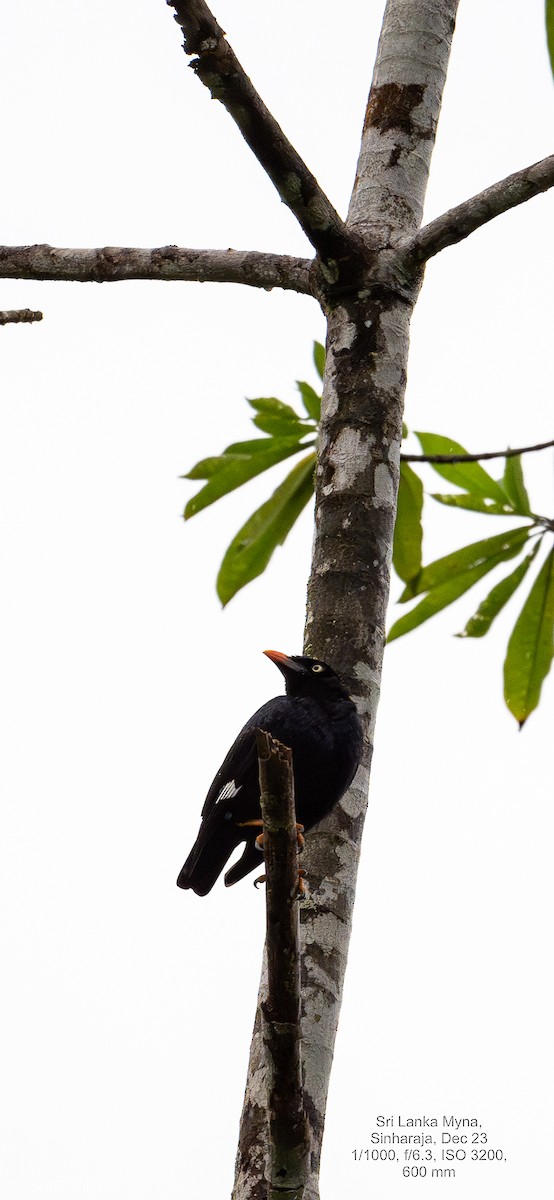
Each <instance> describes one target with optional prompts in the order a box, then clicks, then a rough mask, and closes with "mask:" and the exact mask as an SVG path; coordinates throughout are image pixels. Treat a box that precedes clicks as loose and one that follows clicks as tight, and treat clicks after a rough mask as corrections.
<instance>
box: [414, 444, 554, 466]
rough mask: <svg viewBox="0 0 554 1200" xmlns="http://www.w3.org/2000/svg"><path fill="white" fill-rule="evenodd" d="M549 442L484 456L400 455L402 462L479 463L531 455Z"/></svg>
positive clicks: (488, 451)
mask: <svg viewBox="0 0 554 1200" xmlns="http://www.w3.org/2000/svg"><path fill="white" fill-rule="evenodd" d="M549 446H554V440H553V441H551V442H537V445H536V446H519V447H518V449H517V450H487V451H485V453H484V454H401V455H400V458H401V460H402V462H426V463H465V462H481V459H485V458H516V457H517V456H518V454H531V453H533V451H535V450H547V449H548V447H549Z"/></svg>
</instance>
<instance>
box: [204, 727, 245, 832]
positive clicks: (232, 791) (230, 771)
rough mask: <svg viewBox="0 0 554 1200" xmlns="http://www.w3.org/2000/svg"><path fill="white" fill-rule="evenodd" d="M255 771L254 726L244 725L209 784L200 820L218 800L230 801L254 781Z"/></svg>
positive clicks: (210, 811)
mask: <svg viewBox="0 0 554 1200" xmlns="http://www.w3.org/2000/svg"><path fill="white" fill-rule="evenodd" d="M257 770H258V759H257V754H256V726H255V725H254V726H251V725H245V727H244V729H242V730H241V732H240V733H239V735H238V738H237V739H236V741H235V742H233V745H232V746H231V749H230V750H229V753H228V754H227V755H226V757H225V758H224V760H223V762H222V764H221V766H220V768H219V771H218V772H217V775H216V776H215V778H214V780H213V783H212V784H211V787H210V789H209V792H208V795H207V796H206V799H205V801H204V807H203V809H202V819H203V820H206V818H207V817H208V816H209V815H210V813H212V812H213V810H214V808H215V807H216V805H217V803H218V801H219V800H231V799H232V798H233V796H236V795H237V793H238V792H239V791H240V789H241V788H243V787H244V786H245V784H247V783H249V782H251V780H252V778H254V780H255V778H256V774H257Z"/></svg>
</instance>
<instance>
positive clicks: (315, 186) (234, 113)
mask: <svg viewBox="0 0 554 1200" xmlns="http://www.w3.org/2000/svg"><path fill="white" fill-rule="evenodd" d="M167 3H168V4H169V6H170V7H171V8H174V9H175V14H176V16H175V20H176V21H177V22H178V24H179V25H180V26H181V29H182V31H183V36H184V49H185V52H186V54H194V55H196V56H197V57H196V58H194V59H193V61H192V62H191V64H190V65H191V67H192V68H193V70H194V71H195V73H196V74H197V75H198V78H199V79H201V80H202V83H204V84H205V85H206V87H207V88H208V89H209V91H210V92H211V94H212V96H213V98H214V100H220V101H221V103H222V104H223V105H224V107H225V108H226V109H227V112H228V113H229V114H230V116H231V117H232V118H233V120H234V121H235V123H236V124H237V126H238V128H239V130H240V132H241V133H242V136H243V138H244V140H245V141H246V142H247V143H248V145H249V147H250V149H251V150H252V152H253V153H254V154H255V156H256V158H257V159H258V162H259V163H260V164H261V166H262V167H263V169H264V171H265V172H266V173H267V175H268V176H269V178H270V179H271V182H272V183H273V184H274V186H275V187H276V188H277V191H278V193H279V195H280V197H281V200H282V201H283V203H284V204H286V205H287V207H288V208H290V210H291V212H292V213H294V216H295V217H296V219H297V220H298V221H299V223H300V225H301V226H302V229H303V230H304V233H305V234H306V237H307V238H308V239H309V241H310V242H311V243H312V246H314V248H315V250H316V251H317V253H318V254H319V255H320V257H321V259H322V260H323V262H324V263H325V264H326V265H328V267H331V271H332V273H336V274H337V277H338V276H340V264H341V263H343V262H344V261H345V260H346V262H347V263H348V264H350V265H352V260H353V259H355V260H357V257H358V250H359V246H358V243H357V239H356V237H355V235H353V234H352V233H350V232H349V231H348V229H347V228H346V225H345V223H344V221H343V220H342V219H341V217H340V216H339V214H338V213H337V212H336V210H335V209H334V208H333V205H332V204H331V202H330V200H329V199H328V198H327V196H326V195H325V192H324V191H323V190H322V188H321V187H320V185H319V183H318V182H317V179H316V178H315V176H314V175H312V173H311V171H309V170H308V167H307V166H306V164H305V162H304V161H303V160H302V158H301V157H300V155H299V154H298V152H297V151H296V150H295V149H294V146H292V145H291V143H290V142H289V140H288V138H287V137H286V136H285V134H284V133H283V130H282V129H281V127H280V125H278V123H277V121H276V120H275V117H274V116H273V115H272V114H271V113H270V112H269V110H268V109H267V108H266V106H265V104H264V102H263V100H262V99H261V96H260V95H259V94H258V92H257V91H256V89H255V87H254V85H253V83H252V81H251V80H250V79H249V78H248V75H247V74H246V72H245V70H244V68H243V67H242V66H241V64H240V62H239V61H238V59H237V57H236V55H235V53H234V51H233V50H232V49H231V47H230V45H229V43H228V42H227V41H226V39H225V33H224V31H223V29H222V28H221V26H220V25H218V23H217V21H216V19H215V17H214V15H213V13H212V12H211V11H210V9H209V8H208V5H207V4H206V3H205V0H167ZM356 265H357V264H356ZM333 281H334V280H333Z"/></svg>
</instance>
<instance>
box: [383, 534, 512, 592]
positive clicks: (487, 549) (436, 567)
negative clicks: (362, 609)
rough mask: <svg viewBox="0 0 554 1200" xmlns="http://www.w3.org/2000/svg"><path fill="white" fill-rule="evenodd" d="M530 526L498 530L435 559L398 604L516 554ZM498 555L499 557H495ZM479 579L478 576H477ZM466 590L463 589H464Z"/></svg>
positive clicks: (409, 585) (406, 590)
mask: <svg viewBox="0 0 554 1200" xmlns="http://www.w3.org/2000/svg"><path fill="white" fill-rule="evenodd" d="M531 528H532V526H530V525H524V526H523V527H521V528H519V529H510V530H509V531H508V533H498V534H496V536H495V537H490V538H484V539H483V540H482V541H480V542H472V543H471V545H470V546H461V547H460V549H459V550H454V551H453V552H452V553H451V554H446V555H445V556H444V558H436V559H435V561H434V562H431V563H428V565H427V566H426V567H423V570H422V571H420V573H419V575H418V576H417V579H415V580H413V581H412V582H411V583H408V584H407V585H406V587H405V588H404V591H403V592H402V595H401V596H400V597H399V603H400V604H405V602H406V601H407V600H412V599H413V597H414V596H419V595H421V593H422V592H428V591H430V590H431V589H432V588H437V587H440V586H441V585H442V584H443V583H448V582H449V581H450V580H451V579H452V577H453V576H456V575H462V574H465V573H466V572H468V571H473V570H474V569H476V568H477V569H479V568H480V567H481V566H482V565H483V564H486V563H487V562H488V561H491V562H492V560H493V559H494V560H495V561H496V560H497V561H498V562H502V560H503V559H504V558H511V557H512V555H513V554H517V552H518V550H519V549H520V548H521V546H522V545H523V543H524V542H525V541H526V540H527V538H528V537H529V534H530V532H531ZM498 555H500V557H499V558H498ZM477 578H480V576H477ZM464 590H465V589H464Z"/></svg>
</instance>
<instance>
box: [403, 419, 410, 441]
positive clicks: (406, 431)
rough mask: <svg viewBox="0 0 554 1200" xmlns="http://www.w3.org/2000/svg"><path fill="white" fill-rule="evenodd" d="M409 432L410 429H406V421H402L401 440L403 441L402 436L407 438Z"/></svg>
mask: <svg viewBox="0 0 554 1200" xmlns="http://www.w3.org/2000/svg"><path fill="white" fill-rule="evenodd" d="M409 432H410V431H409V429H408V426H407V425H406V422H405V421H403V422H402V441H404V438H407V436H408V434H409Z"/></svg>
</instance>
